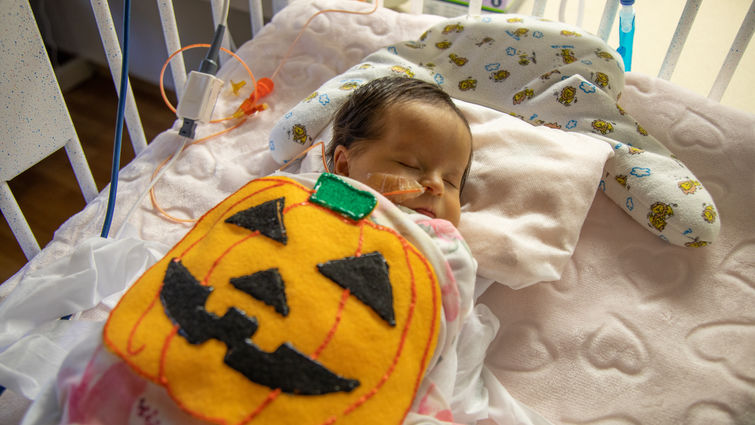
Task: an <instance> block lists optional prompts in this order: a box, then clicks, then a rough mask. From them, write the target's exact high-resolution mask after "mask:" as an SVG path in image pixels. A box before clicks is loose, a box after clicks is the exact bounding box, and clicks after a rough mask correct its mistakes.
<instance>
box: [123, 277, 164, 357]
mask: <svg viewBox="0 0 755 425" xmlns="http://www.w3.org/2000/svg"><path fill="white" fill-rule="evenodd" d="M162 287H163V286H162V285H160V288H158V290H157V292H156V293H155V296H154V297H153V298H152V302H150V303H149V306H147V309H146V310H144V311H143V312H142V314H141V315H140V316H139V318H138V319H136V323H135V324H134V327H132V328H131V331H130V332H129V333H128V341H127V342H126V352H127V353H128V354H130V355H132V356H135V355H137V354H139V353H141V352H142V350H144V348H145V347H146V346H147V344H146V343H144V344H142V346H141V347H139V348H137V349H136V350H134V349H132V348H131V345H132V344H133V340H134V335H135V334H136V330H137V329H138V328H139V326H141V324H142V320H144V318H145V317H146V316H147V314H149V312H150V310H152V307H154V306H155V303H156V302H157V298H158V297H159V296H160V289H162Z"/></svg>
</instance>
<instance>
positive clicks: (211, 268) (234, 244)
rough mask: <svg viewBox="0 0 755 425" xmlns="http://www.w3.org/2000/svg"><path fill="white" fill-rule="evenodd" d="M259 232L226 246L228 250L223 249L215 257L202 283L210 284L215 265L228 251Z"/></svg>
mask: <svg viewBox="0 0 755 425" xmlns="http://www.w3.org/2000/svg"><path fill="white" fill-rule="evenodd" d="M259 234H260V231H259V230H255V231H254V232H252V233H251V234H250V235H247V236H244V237H243V238H241V239H239V240H237V241H236V242H234V243H233V244H231V246H229V247H228V248H226V250H225V251H223V253H222V254H220V256H219V257H218V258H216V259H215V261H214V262H213V263H212V266H210V269H209V270H207V274H205V275H204V279H202V285H204V286H207V285H208V283H207V282H208V281H209V280H210V275H211V274H212V272H213V271H215V267H217V266H218V264H219V263H220V261H221V260H222V259H223V257H225V256H226V255H228V253H230V252H231V251H232V250H233V249H234V248H236V246H238V245H239V244H241V243H242V242H245V241H246V240H247V239H251V238H253V237H255V236H259Z"/></svg>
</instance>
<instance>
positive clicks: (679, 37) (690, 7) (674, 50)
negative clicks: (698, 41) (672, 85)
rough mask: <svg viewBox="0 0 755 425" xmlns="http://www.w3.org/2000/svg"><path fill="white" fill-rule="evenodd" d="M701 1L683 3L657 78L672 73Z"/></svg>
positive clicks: (669, 76) (692, 0) (665, 78)
mask: <svg viewBox="0 0 755 425" xmlns="http://www.w3.org/2000/svg"><path fill="white" fill-rule="evenodd" d="M702 2H703V0H687V4H685V5H684V11H683V12H682V16H681V17H680V18H679V23H678V24H677V26H676V31H674V36H673V37H672V38H671V43H670V44H669V46H668V50H667V51H666V57H665V58H664V59H663V64H662V65H661V70H660V71H659V72H658V78H662V79H664V80H669V79H671V74H673V73H674V68H676V63H677V62H678V61H679V56H680V55H681V54H682V49H683V48H684V43H686V42H687V36H688V35H689V31H690V29H692V23H694V22H695V17H696V16H697V11H698V10H700V4H701V3H702Z"/></svg>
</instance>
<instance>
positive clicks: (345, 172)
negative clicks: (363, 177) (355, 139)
mask: <svg viewBox="0 0 755 425" xmlns="http://www.w3.org/2000/svg"><path fill="white" fill-rule="evenodd" d="M333 173H334V174H338V175H341V176H346V177H349V150H348V149H346V147H345V146H343V145H338V146H336V150H335V151H334V152H333Z"/></svg>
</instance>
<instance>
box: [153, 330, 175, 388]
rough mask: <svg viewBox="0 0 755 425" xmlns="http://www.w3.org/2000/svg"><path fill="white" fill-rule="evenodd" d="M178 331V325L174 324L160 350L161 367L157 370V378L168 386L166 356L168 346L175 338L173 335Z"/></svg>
mask: <svg viewBox="0 0 755 425" xmlns="http://www.w3.org/2000/svg"><path fill="white" fill-rule="evenodd" d="M177 333H178V325H173V329H171V330H170V332H169V333H168V335H167V336H166V337H165V340H164V341H163V348H162V350H160V367H159V369H158V371H157V379H158V381H160V383H162V384H165V385H166V387H167V384H168V379H167V378H166V377H165V356H167V355H168V347H169V346H170V342H171V341H172V340H173V337H174V336H176V334H177Z"/></svg>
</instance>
